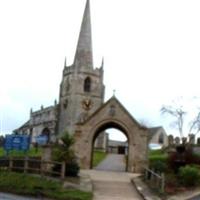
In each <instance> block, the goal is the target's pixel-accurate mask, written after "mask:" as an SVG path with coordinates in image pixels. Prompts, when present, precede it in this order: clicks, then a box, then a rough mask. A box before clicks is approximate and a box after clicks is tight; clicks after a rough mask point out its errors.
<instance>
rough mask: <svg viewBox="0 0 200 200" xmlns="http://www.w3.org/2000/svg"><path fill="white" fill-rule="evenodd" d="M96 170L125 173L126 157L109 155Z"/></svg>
mask: <svg viewBox="0 0 200 200" xmlns="http://www.w3.org/2000/svg"><path fill="white" fill-rule="evenodd" d="M95 169H97V170H106V171H121V172H124V171H125V170H126V163H125V157H124V155H120V154H108V155H107V156H106V158H105V159H104V160H103V161H102V162H101V163H100V164H99V165H98V166H97V167H95Z"/></svg>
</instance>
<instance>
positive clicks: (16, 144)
mask: <svg viewBox="0 0 200 200" xmlns="http://www.w3.org/2000/svg"><path fill="white" fill-rule="evenodd" d="M29 146H30V136H28V135H6V138H5V142H4V149H5V150H6V151H10V150H13V149H15V150H23V151H27V150H28V149H29Z"/></svg>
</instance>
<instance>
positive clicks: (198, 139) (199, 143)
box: [197, 137, 200, 145]
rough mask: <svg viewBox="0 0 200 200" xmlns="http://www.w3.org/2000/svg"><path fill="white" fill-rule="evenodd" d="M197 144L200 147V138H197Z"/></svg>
mask: <svg viewBox="0 0 200 200" xmlns="http://www.w3.org/2000/svg"><path fill="white" fill-rule="evenodd" d="M197 144H198V145H200V137H199V138H197Z"/></svg>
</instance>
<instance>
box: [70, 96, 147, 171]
mask: <svg viewBox="0 0 200 200" xmlns="http://www.w3.org/2000/svg"><path fill="white" fill-rule="evenodd" d="M106 128H117V129H119V130H121V131H122V132H123V133H124V134H125V135H126V136H127V138H128V146H129V148H128V161H127V162H128V163H127V171H128V172H141V171H142V170H143V167H145V166H146V165H147V151H148V148H147V144H148V142H147V129H146V128H144V127H142V126H141V125H140V124H139V123H138V122H137V121H136V120H135V119H134V118H133V117H132V116H131V115H130V113H129V112H128V111H127V110H126V109H125V108H124V106H123V105H122V104H121V103H120V102H119V101H118V100H117V99H116V98H115V96H113V97H112V98H111V99H110V100H108V101H107V102H106V103H104V104H103V105H102V106H101V107H100V108H99V109H98V110H97V111H96V112H94V113H93V114H92V115H91V116H90V117H89V118H88V119H87V120H86V121H85V122H83V123H79V124H77V125H76V129H75V135H74V136H75V141H76V142H75V145H74V149H75V153H76V156H77V158H78V160H79V162H80V166H81V167H82V168H84V169H89V168H91V162H92V149H93V143H94V140H95V138H96V137H97V136H98V134H99V133H100V132H101V131H104V130H105V129H106Z"/></svg>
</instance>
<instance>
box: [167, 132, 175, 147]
mask: <svg viewBox="0 0 200 200" xmlns="http://www.w3.org/2000/svg"><path fill="white" fill-rule="evenodd" d="M168 144H169V146H172V145H173V144H174V136H173V135H169V136H168Z"/></svg>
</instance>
